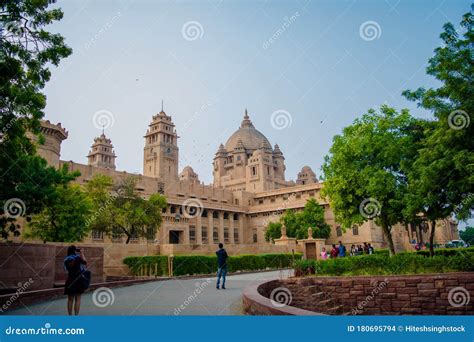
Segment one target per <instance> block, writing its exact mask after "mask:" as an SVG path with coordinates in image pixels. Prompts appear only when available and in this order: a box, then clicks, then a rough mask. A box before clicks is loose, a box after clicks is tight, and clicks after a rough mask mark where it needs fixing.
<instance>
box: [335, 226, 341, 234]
mask: <svg viewBox="0 0 474 342" xmlns="http://www.w3.org/2000/svg"><path fill="white" fill-rule="evenodd" d="M336 235H337V236H342V229H341V227H340V226H337V227H336Z"/></svg>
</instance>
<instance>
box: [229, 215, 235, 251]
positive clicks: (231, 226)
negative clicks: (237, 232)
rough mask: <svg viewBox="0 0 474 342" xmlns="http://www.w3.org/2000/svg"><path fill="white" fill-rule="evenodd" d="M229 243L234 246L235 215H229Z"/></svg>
mask: <svg viewBox="0 0 474 342" xmlns="http://www.w3.org/2000/svg"><path fill="white" fill-rule="evenodd" d="M227 229H229V243H230V244H234V243H235V241H234V213H230V214H229V227H228V228H227Z"/></svg>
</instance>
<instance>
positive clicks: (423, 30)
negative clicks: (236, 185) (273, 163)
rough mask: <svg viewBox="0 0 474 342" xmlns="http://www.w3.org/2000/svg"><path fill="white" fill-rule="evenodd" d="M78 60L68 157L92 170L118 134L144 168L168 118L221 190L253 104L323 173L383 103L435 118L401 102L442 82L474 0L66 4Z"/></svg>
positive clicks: (69, 75) (122, 158)
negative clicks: (454, 30)
mask: <svg viewBox="0 0 474 342" xmlns="http://www.w3.org/2000/svg"><path fill="white" fill-rule="evenodd" d="M55 6H57V7H61V8H62V9H63V11H64V18H63V20H62V21H60V22H58V23H55V24H53V25H51V26H50V27H49V29H50V31H53V32H59V33H61V34H62V35H63V36H64V37H65V39H66V43H67V44H68V45H69V46H70V47H72V49H73V54H72V55H71V56H70V57H68V58H67V59H65V60H63V61H61V64H60V66H59V67H58V68H53V70H52V78H51V81H50V82H49V83H48V84H47V86H46V88H45V93H46V95H47V107H46V118H47V119H49V120H51V121H52V122H61V123H62V125H63V127H66V129H67V130H68V131H69V137H68V139H67V140H66V141H64V142H63V144H62V151H61V153H62V155H61V159H63V160H73V161H75V162H79V163H86V160H87V159H86V155H87V153H88V151H89V148H90V146H91V144H92V142H93V138H94V137H96V136H98V135H100V134H101V126H102V125H103V124H105V127H106V129H105V133H106V135H107V136H108V137H110V138H111V139H112V143H113V145H114V147H115V151H116V154H117V156H118V157H117V161H116V163H117V169H118V170H126V171H129V172H136V173H142V172H143V170H142V168H143V164H142V163H143V147H144V138H143V135H144V134H145V132H146V129H147V127H148V124H149V123H150V122H151V118H152V115H154V114H157V113H158V112H159V111H160V110H161V104H162V101H163V102H164V110H165V112H166V113H167V114H168V115H171V116H172V119H173V121H174V123H175V125H176V129H177V132H178V135H179V136H180V139H179V141H178V145H179V149H180V152H179V153H180V165H179V169H180V170H182V169H183V167H184V166H186V165H191V166H192V167H193V168H194V170H195V171H196V172H197V173H198V174H199V177H200V179H201V181H204V183H206V184H209V183H211V182H212V159H213V157H214V154H215V152H216V151H217V148H218V146H219V144H220V143H224V144H225V142H226V140H227V138H228V137H229V136H230V135H231V134H232V133H233V132H234V131H235V130H236V129H237V128H238V127H239V125H240V122H241V121H242V117H243V115H244V111H245V109H246V108H247V109H248V112H249V115H250V118H251V120H252V121H253V123H254V125H255V127H256V128H257V129H258V130H260V131H261V132H262V133H263V134H264V135H265V136H266V137H267V138H268V139H269V140H270V142H271V143H272V144H275V143H277V144H279V146H280V149H281V150H282V151H283V153H284V155H285V158H286V161H285V162H286V177H287V179H295V178H296V176H297V173H298V172H299V171H300V170H301V168H302V167H303V166H305V165H309V166H310V167H312V169H313V170H314V171H315V172H316V173H317V175H318V176H320V173H321V165H322V163H323V160H324V156H325V155H326V154H327V153H328V150H329V148H330V146H331V142H332V138H333V136H334V135H337V134H340V133H341V130H342V128H343V127H344V126H347V125H349V124H351V123H352V122H353V121H354V119H356V118H357V117H359V116H361V115H362V114H363V113H365V112H366V111H367V109H369V108H374V107H377V106H379V105H381V104H384V103H386V104H389V105H391V106H393V107H395V108H397V109H402V108H410V109H411V111H412V114H413V115H414V116H417V117H423V118H430V117H431V116H432V115H431V113H429V112H426V111H424V110H421V109H419V108H417V106H416V104H414V103H412V102H409V101H407V100H406V99H405V98H404V97H402V96H401V92H402V91H403V90H405V89H416V88H418V87H419V86H425V87H430V86H436V85H437V83H436V81H435V80H434V79H433V78H432V77H430V76H428V75H426V73H425V68H426V65H427V62H428V59H429V58H430V57H431V56H432V55H433V50H434V48H436V47H437V46H439V45H441V40H440V39H439V34H440V33H441V32H442V26H443V24H445V23H446V22H452V23H453V24H454V25H455V27H459V22H460V20H461V17H462V15H463V14H464V13H465V12H468V11H469V9H470V1H461V0H450V1H446V0H440V1H427V0H426V1H420V0H385V1H382V0H378V1H375V0H372V1H367V0H366V1H362V0H361V1H354V0H347V1H343V0H324V1H322V0H321V1H320V0H312V1H305V0H292V1H282V0H280V1H271V2H270V1H248V0H242V1H227V0H224V1H222V0H218V1H207V0H197V1H178V2H176V1H152V0H133V1H132V0H122V1H120V0H117V1H112V0H101V1H83V0H81V1H79V0H68V1H61V0H59V1H58V3H57V4H56V5H55Z"/></svg>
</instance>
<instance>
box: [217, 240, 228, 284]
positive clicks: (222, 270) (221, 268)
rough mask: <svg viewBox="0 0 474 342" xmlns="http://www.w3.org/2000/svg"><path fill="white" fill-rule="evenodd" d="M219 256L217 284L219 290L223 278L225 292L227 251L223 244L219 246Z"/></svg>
mask: <svg viewBox="0 0 474 342" xmlns="http://www.w3.org/2000/svg"><path fill="white" fill-rule="evenodd" d="M216 255H217V267H218V268H217V284H216V289H218V290H219V288H220V282H221V277H222V289H223V290H225V276H226V275H227V258H228V257H229V256H228V255H227V252H226V250H225V249H224V245H223V244H222V243H220V244H219V250H218V251H217V252H216Z"/></svg>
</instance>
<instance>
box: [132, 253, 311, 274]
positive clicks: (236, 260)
mask: <svg viewBox="0 0 474 342" xmlns="http://www.w3.org/2000/svg"><path fill="white" fill-rule="evenodd" d="M301 257H302V255H301V253H295V259H296V260H298V259H301ZM123 263H124V264H125V265H127V266H128V267H129V269H130V272H131V273H132V274H133V275H146V276H152V275H154V276H165V275H168V257H167V256H145V257H127V258H125V259H124V260H123ZM227 264H228V269H229V272H236V271H257V270H265V269H278V268H289V267H293V255H292V254H260V255H250V254H249V255H237V256H231V257H229V259H228V260H227ZM216 270H217V258H216V257H215V256H208V255H177V256H175V257H174V258H173V275H175V276H179V275H192V274H211V273H215V272H216Z"/></svg>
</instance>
